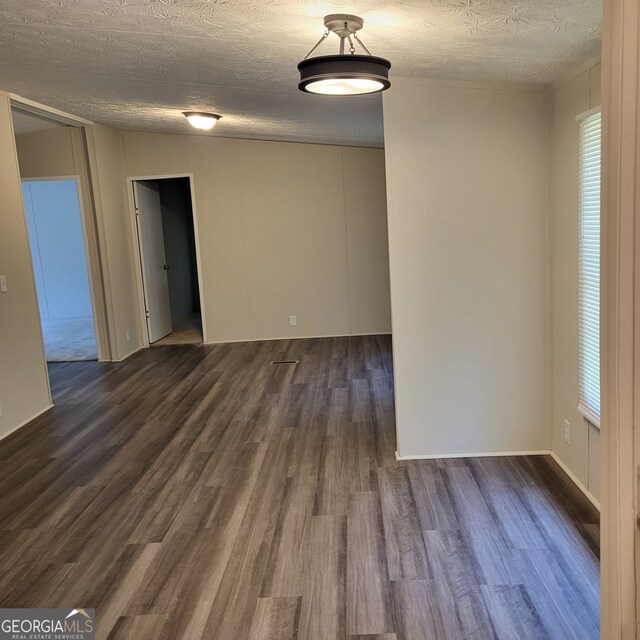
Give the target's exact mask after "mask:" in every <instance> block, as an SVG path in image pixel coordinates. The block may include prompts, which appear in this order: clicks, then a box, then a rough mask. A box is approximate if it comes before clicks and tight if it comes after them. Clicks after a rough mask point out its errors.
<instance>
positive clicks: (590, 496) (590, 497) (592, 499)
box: [551, 451, 600, 511]
mask: <svg viewBox="0 0 640 640" xmlns="http://www.w3.org/2000/svg"><path fill="white" fill-rule="evenodd" d="M551 457H552V458H553V459H554V460H555V461H556V462H557V463H558V466H559V467H560V468H561V469H562V470H563V471H564V472H565V473H566V474H567V475H568V476H569V478H571V481H572V482H573V484H575V485H576V487H578V489H580V491H582V493H584V495H585V497H586V498H587V500H589V502H590V503H591V504H592V505H593V506H594V507H595V508H596V509H597V510H598V511H600V501H599V500H598V499H597V498H596V497H595V496H594V495H593V494H592V493H591V491H589V489H587V487H585V486H584V485H583V484H582V482H580V480H578V478H577V477H576V476H575V474H574V473H573V471H571V469H569V467H567V465H566V464H565V463H564V462H562V460H561V459H560V458H559V457H558V454H557V453H556V452H555V451H552V452H551Z"/></svg>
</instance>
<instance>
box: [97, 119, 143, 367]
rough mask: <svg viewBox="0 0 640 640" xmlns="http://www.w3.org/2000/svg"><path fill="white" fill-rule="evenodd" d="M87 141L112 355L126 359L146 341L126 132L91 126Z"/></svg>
mask: <svg viewBox="0 0 640 640" xmlns="http://www.w3.org/2000/svg"><path fill="white" fill-rule="evenodd" d="M87 147H88V155H89V165H90V169H91V174H92V176H94V178H95V179H94V181H93V186H94V201H95V208H96V221H97V226H98V235H99V238H100V247H101V255H102V264H103V276H104V289H105V297H106V299H107V314H108V318H109V327H110V331H109V334H110V338H111V350H112V353H113V358H114V359H116V360H121V359H123V358H126V357H127V356H128V355H130V354H131V353H132V352H134V351H135V350H137V349H139V348H140V346H141V345H142V336H141V327H140V318H139V313H138V294H137V285H136V278H135V273H136V272H135V263H134V259H133V255H134V254H133V239H132V237H131V227H130V211H129V201H128V198H127V192H126V178H125V154H124V139H123V134H122V133H121V132H119V131H114V130H112V129H107V128H105V127H100V126H96V127H91V128H90V129H87Z"/></svg>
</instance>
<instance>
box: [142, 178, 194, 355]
mask: <svg viewBox="0 0 640 640" xmlns="http://www.w3.org/2000/svg"><path fill="white" fill-rule="evenodd" d="M132 188H133V200H134V207H135V214H136V232H137V241H138V242H137V246H138V248H139V262H140V273H141V284H142V289H143V302H144V316H145V324H146V329H147V337H148V342H149V344H152V345H160V346H164V345H168V344H197V343H201V342H203V329H202V315H201V307H200V287H199V277H198V259H197V252H196V233H195V226H194V215H193V202H192V192H191V180H190V179H189V178H188V177H169V178H158V179H148V180H132Z"/></svg>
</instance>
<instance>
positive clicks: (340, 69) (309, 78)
mask: <svg viewBox="0 0 640 640" xmlns="http://www.w3.org/2000/svg"><path fill="white" fill-rule="evenodd" d="M363 25H364V20H363V19H362V18H360V17H358V16H352V15H349V14H342V13H333V14H331V15H329V16H325V18H324V26H325V27H326V28H327V30H326V31H325V33H324V34H323V35H322V38H320V40H318V42H317V43H316V45H315V46H314V47H313V49H311V51H309V53H308V54H307V55H306V56H305V58H304V60H303V61H302V62H300V63H299V64H298V71H299V72H300V84H299V85H298V89H300V90H301V91H306V92H307V93H315V94H323V95H331V96H353V95H359V94H363V93H376V92H378V91H384V90H385V89H388V88H389V87H390V86H391V83H390V82H389V69H390V68H391V63H390V62H389V61H388V60H386V59H385V58H378V57H377V56H373V55H371V53H370V52H369V50H368V49H367V48H366V47H365V46H364V44H362V40H360V38H358V34H357V33H356V32H357V31H359V30H360V29H362V27H363ZM331 32H333V33H335V34H336V35H337V36H338V37H339V38H340V53H339V54H338V55H333V56H317V57H315V58H310V57H309V56H310V55H311V54H312V53H313V52H314V51H315V50H316V49H317V48H318V47H319V46H320V44H321V43H322V42H324V40H325V38H326V37H327V36H328V35H329V34H330V33H331ZM347 40H348V41H349V53H348V54H346V53H345V51H344V50H345V42H346V41H347ZM354 40H355V41H356V42H357V43H358V44H359V45H360V46H361V47H362V49H363V50H364V52H365V53H366V55H362V54H357V53H356V48H355V44H354Z"/></svg>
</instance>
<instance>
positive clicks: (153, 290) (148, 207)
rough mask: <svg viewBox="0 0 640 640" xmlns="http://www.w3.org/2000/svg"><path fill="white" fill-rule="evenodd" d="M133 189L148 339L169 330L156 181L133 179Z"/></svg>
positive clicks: (164, 333)
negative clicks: (134, 180) (135, 180)
mask: <svg viewBox="0 0 640 640" xmlns="http://www.w3.org/2000/svg"><path fill="white" fill-rule="evenodd" d="M133 191H134V196H135V203H136V219H137V223H138V237H139V238H140V257H141V260H142V281H143V286H144V302H145V307H146V311H147V331H148V333H149V342H150V343H151V342H156V341H157V340H160V339H161V338H164V337H165V336H167V335H169V334H170V333H171V331H172V330H173V328H172V326H171V307H170V304H169V281H168V277H167V269H168V265H167V264H166V258H165V253H164V236H163V233H162V209H161V207H160V192H159V189H158V185H157V184H154V183H153V182H134V183H133Z"/></svg>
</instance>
